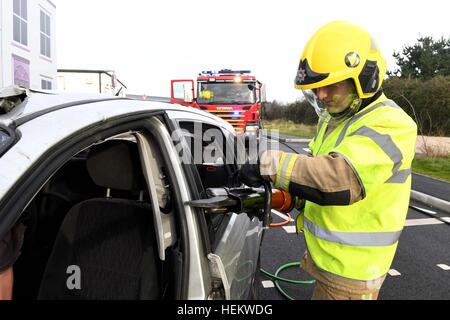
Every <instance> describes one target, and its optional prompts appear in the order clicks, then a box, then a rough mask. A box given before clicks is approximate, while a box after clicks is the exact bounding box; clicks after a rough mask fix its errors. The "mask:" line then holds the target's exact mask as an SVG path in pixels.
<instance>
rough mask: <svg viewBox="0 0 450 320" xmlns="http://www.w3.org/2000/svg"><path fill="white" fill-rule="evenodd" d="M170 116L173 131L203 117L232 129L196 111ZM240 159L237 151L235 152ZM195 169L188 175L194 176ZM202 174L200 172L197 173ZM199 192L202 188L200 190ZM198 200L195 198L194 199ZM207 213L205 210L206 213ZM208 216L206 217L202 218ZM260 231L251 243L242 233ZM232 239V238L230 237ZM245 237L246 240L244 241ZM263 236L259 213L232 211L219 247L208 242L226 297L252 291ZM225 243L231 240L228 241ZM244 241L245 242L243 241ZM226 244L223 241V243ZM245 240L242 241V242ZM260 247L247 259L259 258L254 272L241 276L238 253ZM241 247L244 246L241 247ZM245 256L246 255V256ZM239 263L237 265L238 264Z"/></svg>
mask: <svg viewBox="0 0 450 320" xmlns="http://www.w3.org/2000/svg"><path fill="white" fill-rule="evenodd" d="M167 115H168V119H169V122H170V123H171V124H170V130H172V133H173V131H174V130H176V129H181V128H180V126H179V122H182V121H191V122H195V121H199V122H203V123H206V124H208V125H212V126H214V127H218V128H219V129H220V130H221V131H222V133H223V134H224V136H225V133H224V131H229V130H228V129H227V128H225V127H224V126H221V125H220V123H219V122H217V121H214V120H213V119H210V118H209V117H206V116H202V115H200V114H195V116H194V115H192V114H190V113H189V117H188V115H187V114H186V116H185V117H183V115H182V113H181V112H180V111H167ZM235 160H236V155H235ZM194 167H195V165H190V166H185V170H191V171H196V170H197V169H196V168H195V170H194ZM194 175H195V173H192V174H190V175H186V176H194ZM197 175H198V173H197ZM190 185H191V188H194V187H195V184H194V183H192V182H191V183H190ZM197 193H198V192H197ZM193 200H195V199H193ZM205 214H206V213H204V212H203V214H202V216H204V215H205ZM202 220H204V219H202ZM200 230H201V231H202V233H204V236H203V239H205V240H207V239H208V238H209V237H208V235H207V234H208V229H207V226H206V221H205V224H204V225H202V226H200ZM255 231H256V239H254V241H253V244H250V243H249V241H246V239H242V235H245V237H247V236H252V235H254V234H255ZM228 240H231V241H228ZM242 240H244V241H242ZM261 240H262V223H261V221H259V220H258V219H257V218H256V217H253V218H250V217H248V216H247V214H245V213H244V214H239V213H237V214H236V213H232V214H231V215H230V218H229V220H228V223H227V227H226V230H225V231H224V233H223V237H222V239H221V241H220V243H219V246H218V247H216V248H215V250H212V249H211V244H210V243H209V242H208V246H209V248H208V250H207V251H206V252H207V253H208V255H207V258H208V260H209V261H210V272H211V274H212V277H213V278H217V277H220V278H221V280H222V286H223V289H224V291H225V292H224V293H225V298H226V299H246V298H247V297H248V296H249V295H250V288H251V284H252V283H253V279H254V275H255V272H259V270H256V268H257V261H258V256H259V250H260V244H261ZM225 243H227V244H228V246H227V245H224V244H225ZM230 243H233V245H234V247H232V248H231V249H230ZM242 243H244V244H242ZM220 244H222V245H220ZM241 244H242V245H241ZM255 245H256V247H257V248H258V249H257V251H256V252H249V254H248V256H251V258H249V259H247V262H248V263H249V264H251V263H253V262H255V265H251V266H250V268H249V270H251V272H249V273H248V275H249V277H248V278H246V277H242V278H241V277H240V275H239V274H238V272H239V270H237V269H236V268H237V267H239V266H237V263H235V261H234V260H235V254H236V253H237V252H241V251H242V249H243V248H244V249H245V250H246V251H249V250H250V251H251V248H253V247H255ZM238 247H240V249H237V248H238ZM243 258H245V256H243ZM235 267H236V268H235ZM244 280H245V281H246V284H245V283H240V282H241V281H244Z"/></svg>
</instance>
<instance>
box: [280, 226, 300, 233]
mask: <svg viewBox="0 0 450 320" xmlns="http://www.w3.org/2000/svg"><path fill="white" fill-rule="evenodd" d="M282 228H283V229H284V231H286V232H287V233H296V232H297V230H296V228H295V226H284V227H282Z"/></svg>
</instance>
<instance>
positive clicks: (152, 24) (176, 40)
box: [52, 0, 450, 102]
mask: <svg viewBox="0 0 450 320" xmlns="http://www.w3.org/2000/svg"><path fill="white" fill-rule="evenodd" d="M52 1H53V2H54V3H55V4H56V6H57V11H56V19H57V30H56V32H57V63H58V68H80V69H81V68H83V69H114V70H116V72H117V75H118V77H119V79H120V80H121V81H123V82H124V83H125V84H126V85H127V86H128V91H127V92H128V93H135V94H144V93H145V94H147V95H157V96H168V95H169V87H170V80H171V79H195V77H196V76H197V74H198V72H200V71H201V70H219V69H222V68H232V69H250V70H252V72H253V73H254V74H255V75H256V76H257V77H258V78H259V79H260V80H261V81H262V82H264V83H266V85H267V98H268V100H273V99H276V100H279V101H285V102H288V101H289V102H290V101H294V100H295V99H296V98H298V97H299V96H300V95H301V93H300V92H299V91H297V90H295V89H294V88H293V79H294V75H295V71H296V68H297V65H298V59H299V58H300V54H301V53H302V51H303V47H304V45H305V43H306V42H307V40H308V39H309V37H310V36H311V35H312V34H313V33H314V32H315V30H316V29H317V28H319V27H320V26H322V25H323V24H325V23H327V22H329V21H333V20H347V21H350V22H353V23H356V24H359V25H361V26H362V27H364V28H366V29H367V30H368V31H369V32H371V33H372V35H373V36H374V37H375V38H376V39H377V41H378V43H379V44H380V47H381V49H382V52H383V54H384V55H385V57H386V58H387V60H388V69H393V68H394V66H395V61H394V59H393V58H392V53H393V51H394V50H396V51H399V50H401V49H402V47H403V46H404V45H405V44H413V43H415V41H416V39H417V38H418V37H419V35H422V36H425V35H432V36H434V37H436V38H438V37H441V36H446V37H448V36H449V35H450V22H449V19H448V12H449V11H450V10H449V8H450V5H449V4H448V2H447V1H442V0H427V1H406V0H390V1H387V0H380V1H362V0H359V1H357V0H354V1H338V0H334V1H333V0H313V1H304V0H302V1H299V0H297V1H288V0H272V1H266V0H226V1H225V0H222V1H216V0H209V1H208V0H191V1H187V0H164V1H149V0H126V1H124V0H121V1H118V0H52Z"/></svg>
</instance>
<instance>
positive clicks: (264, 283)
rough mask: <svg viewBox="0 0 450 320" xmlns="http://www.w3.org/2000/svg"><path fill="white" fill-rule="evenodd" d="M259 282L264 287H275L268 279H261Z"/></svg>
mask: <svg viewBox="0 0 450 320" xmlns="http://www.w3.org/2000/svg"><path fill="white" fill-rule="evenodd" d="M261 283H262V285H263V287H264V289H267V288H274V287H275V284H274V283H273V282H272V281H270V280H265V281H262V282H261Z"/></svg>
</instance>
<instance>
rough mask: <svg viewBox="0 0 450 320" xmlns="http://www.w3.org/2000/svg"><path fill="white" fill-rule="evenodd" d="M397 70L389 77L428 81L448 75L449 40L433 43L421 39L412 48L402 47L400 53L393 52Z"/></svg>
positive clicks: (431, 39)
mask: <svg viewBox="0 0 450 320" xmlns="http://www.w3.org/2000/svg"><path fill="white" fill-rule="evenodd" d="M393 56H394V58H395V59H396V63H397V65H398V67H399V68H398V69H396V70H395V71H394V72H388V75H389V76H392V75H394V76H398V77H401V78H415V79H421V80H428V79H431V78H433V77H434V76H438V75H441V76H448V75H450V39H444V37H442V38H441V39H439V40H437V41H435V40H434V39H433V37H421V38H419V39H418V40H417V43H416V44H414V45H413V46H404V47H403V51H402V53H400V52H394V54H393Z"/></svg>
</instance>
